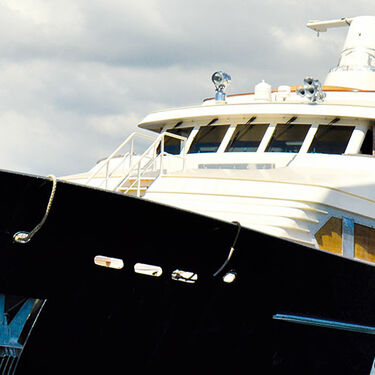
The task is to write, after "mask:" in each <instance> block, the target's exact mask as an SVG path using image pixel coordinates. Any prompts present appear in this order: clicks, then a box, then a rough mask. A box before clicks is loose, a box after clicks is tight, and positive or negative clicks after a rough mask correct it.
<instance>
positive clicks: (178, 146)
mask: <svg viewBox="0 0 375 375" xmlns="http://www.w3.org/2000/svg"><path fill="white" fill-rule="evenodd" d="M192 130H193V128H192V127H190V128H180V129H168V130H167V132H168V133H172V134H176V135H180V136H181V137H185V138H188V137H189V135H190V133H191V131H192ZM183 143H184V142H183V141H182V140H180V139H177V138H172V137H168V136H166V137H165V138H164V151H165V152H167V153H168V154H173V155H178V154H180V153H181V151H182V147H183Z"/></svg>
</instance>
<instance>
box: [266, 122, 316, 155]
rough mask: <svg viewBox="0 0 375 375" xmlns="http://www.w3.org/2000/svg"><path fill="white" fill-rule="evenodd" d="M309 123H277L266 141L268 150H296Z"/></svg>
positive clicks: (304, 135)
mask: <svg viewBox="0 0 375 375" xmlns="http://www.w3.org/2000/svg"><path fill="white" fill-rule="evenodd" d="M310 126H311V125H293V124H279V125H277V126H276V129H275V131H274V132H273V135H272V138H271V140H270V142H269V143H268V146H267V148H266V151H268V152H298V151H299V150H300V148H301V146H302V143H303V141H304V140H305V137H306V134H307V132H308V130H309V128H310Z"/></svg>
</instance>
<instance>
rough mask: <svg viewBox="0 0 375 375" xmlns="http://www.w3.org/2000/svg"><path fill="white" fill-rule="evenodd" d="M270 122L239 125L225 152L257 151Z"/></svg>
mask: <svg viewBox="0 0 375 375" xmlns="http://www.w3.org/2000/svg"><path fill="white" fill-rule="evenodd" d="M267 127H268V124H259V125H237V127H236V130H235V131H234V133H233V136H232V138H231V140H230V141H229V143H228V146H227V148H226V150H225V152H256V150H257V149H258V147H259V144H260V141H261V140H262V138H263V136H264V133H265V132H266V130H267Z"/></svg>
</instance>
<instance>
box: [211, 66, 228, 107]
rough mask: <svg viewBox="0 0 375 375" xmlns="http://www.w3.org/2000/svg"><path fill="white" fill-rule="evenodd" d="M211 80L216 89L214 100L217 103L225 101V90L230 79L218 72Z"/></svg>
mask: <svg viewBox="0 0 375 375" xmlns="http://www.w3.org/2000/svg"><path fill="white" fill-rule="evenodd" d="M211 79H212V82H213V83H214V85H215V89H216V96H215V99H216V100H219V101H223V100H225V90H226V88H227V87H228V86H229V84H230V82H231V80H232V78H231V77H230V75H229V74H227V73H224V72H222V71H218V72H215V73H214V74H213V75H212V77H211Z"/></svg>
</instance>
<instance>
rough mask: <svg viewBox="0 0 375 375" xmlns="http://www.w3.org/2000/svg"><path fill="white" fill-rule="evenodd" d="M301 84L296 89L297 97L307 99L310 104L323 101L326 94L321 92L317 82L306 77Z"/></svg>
mask: <svg viewBox="0 0 375 375" xmlns="http://www.w3.org/2000/svg"><path fill="white" fill-rule="evenodd" d="M303 82H304V84H303V86H301V87H299V88H297V89H296V93H297V95H299V96H301V97H303V98H307V99H309V100H310V102H312V103H316V102H322V101H323V100H324V98H325V97H326V93H325V92H324V91H323V90H322V85H321V84H320V82H319V80H317V79H313V78H311V77H306V78H305V79H304V80H303Z"/></svg>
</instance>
